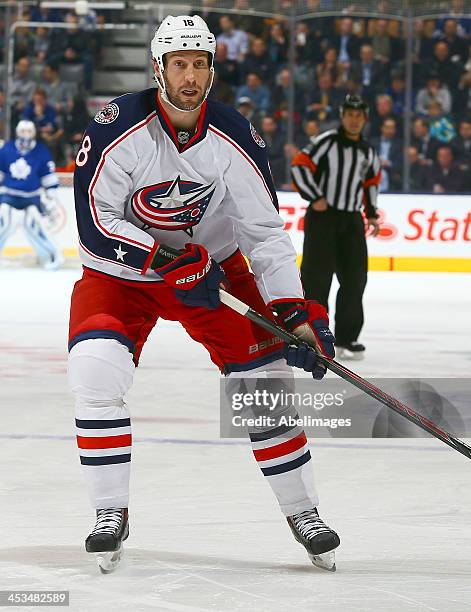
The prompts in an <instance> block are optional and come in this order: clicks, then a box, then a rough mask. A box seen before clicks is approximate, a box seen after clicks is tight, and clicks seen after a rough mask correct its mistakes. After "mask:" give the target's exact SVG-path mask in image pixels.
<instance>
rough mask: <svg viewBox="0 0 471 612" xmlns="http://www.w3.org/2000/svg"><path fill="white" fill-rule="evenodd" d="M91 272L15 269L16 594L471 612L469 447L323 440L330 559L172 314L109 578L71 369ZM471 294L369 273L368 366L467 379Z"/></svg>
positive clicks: (147, 396) (12, 450) (9, 548)
mask: <svg viewBox="0 0 471 612" xmlns="http://www.w3.org/2000/svg"><path fill="white" fill-rule="evenodd" d="M78 275H79V270H77V269H73V270H62V271H59V272H56V273H46V272H43V271H40V270H35V269H29V270H28V269H11V270H10V269H2V270H0V279H1V299H0V349H1V352H0V361H1V363H0V365H1V367H0V372H1V387H0V406H1V412H0V416H1V426H0V492H1V506H0V529H1V542H0V589H36V588H37V589H42V590H45V589H69V590H70V600H71V606H70V609H71V610H74V611H75V610H77V611H83V612H88V611H89V610H101V611H105V612H108V611H112V610H134V611H136V612H140V611H141V610H142V611H147V610H178V611H188V610H216V611H219V610H221V611H225V610H250V611H252V610H254V611H256V612H258V611H265V610H266V611H268V610H269V611H276V612H278V611H280V612H281V611H283V612H284V611H289V610H296V611H298V612H300V611H304V610H315V611H319V612H324V611H326V612H327V611H336V612H337V611H342V612H343V611H355V612H356V611H365V612H366V611H368V612H370V611H371V612H373V611H375V612H377V611H380V610H382V611H383V610H384V611H390V610H391V611H403V610H411V611H422V610H424V611H425V610H439V611H445V610H446V611H462V610H463V611H464V610H471V578H470V577H471V569H470V568H471V533H470V524H471V487H470V469H471V464H470V463H469V461H468V460H466V459H465V458H464V457H462V456H461V455H459V454H458V453H456V452H453V451H452V450H450V449H448V448H447V447H445V446H444V445H443V444H441V443H440V442H438V441H436V440H428V439H418V440H412V439H408V440H380V439H375V440H355V439H348V440H328V439H324V440H321V441H318V442H316V441H311V450H312V453H313V458H314V464H315V469H316V477H317V483H318V487H319V490H320V494H321V505H320V511H321V515H322V516H323V517H324V518H325V519H326V521H327V522H329V523H330V524H331V525H332V526H333V527H334V528H335V529H336V530H337V531H338V532H339V534H340V537H341V539H342V544H341V547H340V548H339V549H338V553H337V568H338V569H337V572H336V573H335V574H329V573H326V572H322V571H321V570H317V569H316V568H314V567H313V566H312V565H310V563H309V561H308V559H307V555H306V554H305V551H304V549H303V548H302V547H300V545H299V544H297V543H296V542H295V541H294V540H293V538H292V535H291V532H290V530H289V528H288V526H287V524H286V523H285V520H284V518H283V517H282V516H281V514H280V513H279V511H278V509H277V508H276V506H275V503H274V498H273V497H272V493H271V491H270V490H269V488H268V486H267V485H266V483H265V482H264V479H263V477H262V476H261V474H260V473H259V471H258V468H257V466H256V465H255V462H254V460H253V458H252V456H251V452H250V449H249V447H248V446H247V444H246V443H245V442H242V441H237V440H225V441H224V440H220V439H219V437H218V426H219V399H218V393H219V375H218V372H217V371H216V370H215V368H214V367H213V366H212V365H211V363H210V361H209V359H208V357H207V355H206V353H205V351H204V350H203V349H201V348H200V347H199V346H198V345H196V344H195V343H193V342H191V341H189V340H188V339H187V337H186V335H185V333H184V332H183V331H182V330H181V329H180V328H179V327H178V326H177V325H175V324H170V323H166V322H163V323H159V325H158V327H157V329H156V330H155V331H154V333H153V334H152V336H151V338H150V341H149V342H148V344H147V346H146V347H145V349H144V352H143V355H142V361H141V366H140V367H139V369H138V371H137V373H136V377H135V385H134V388H133V390H132V392H131V393H130V395H129V405H130V408H131V413H132V415H133V431H134V436H135V440H136V443H135V446H134V452H133V474H132V502H131V506H130V514H131V522H130V527H131V535H130V538H129V540H128V541H127V542H126V552H125V561H124V562H123V565H122V566H121V567H120V568H119V569H118V570H117V571H116V572H115V573H114V574H112V575H109V576H103V575H101V574H100V573H99V572H98V569H97V568H96V566H95V564H94V560H93V559H92V558H90V556H89V555H87V553H86V552H85V550H84V547H83V541H84V537H85V536H86V535H87V533H88V531H89V529H90V527H91V526H92V524H93V514H92V512H91V510H90V509H89V506H88V499H87V497H86V492H85V487H84V484H83V481H82V476H81V471H80V465H79V462H78V457H77V451H76V448H75V443H74V440H73V435H74V429H73V424H74V421H73V408H72V402H71V398H70V396H69V394H68V391H67V385H66V378H65V371H66V333H67V316H68V304H69V296H70V291H71V288H72V284H73V282H74V281H75V279H76V278H77V277H78ZM470 303H471V277H470V276H469V275H461V274H449V275H446V274H411V273H379V272H376V273H371V274H370V277H369V285H368V288H367V294H366V314H367V323H366V326H365V330H364V333H363V335H362V340H364V341H365V343H366V344H367V347H368V353H367V355H368V358H367V359H366V360H365V361H364V362H362V363H354V364H353V366H352V369H355V370H357V371H358V372H359V373H360V374H361V375H375V376H383V377H384V376H399V375H410V376H469V375H470V366H471V340H470V339H471V318H470V316H469V312H470ZM313 384H314V383H313ZM24 609H30V608H24ZM31 609H33V608H31ZM35 609H36V608H35ZM47 609H49V608H47Z"/></svg>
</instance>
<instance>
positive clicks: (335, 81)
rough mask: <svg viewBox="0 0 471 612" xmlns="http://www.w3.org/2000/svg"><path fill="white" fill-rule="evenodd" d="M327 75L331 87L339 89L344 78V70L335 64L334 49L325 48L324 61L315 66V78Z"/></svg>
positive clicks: (335, 51)
mask: <svg viewBox="0 0 471 612" xmlns="http://www.w3.org/2000/svg"><path fill="white" fill-rule="evenodd" d="M322 74H328V75H329V76H330V79H331V81H332V85H333V87H336V88H340V87H341V86H342V85H343V83H344V80H345V78H346V74H345V70H344V69H343V67H342V66H341V65H340V64H339V63H338V62H337V49H336V48H335V47H327V49H326V50H325V52H324V61H323V62H322V63H321V64H319V65H318V66H316V76H317V78H318V79H319V77H320V76H321V75H322Z"/></svg>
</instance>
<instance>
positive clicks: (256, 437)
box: [249, 425, 297, 442]
mask: <svg viewBox="0 0 471 612" xmlns="http://www.w3.org/2000/svg"><path fill="white" fill-rule="evenodd" d="M296 427H297V425H280V426H279V427H275V429H270V430H268V431H264V432H262V433H257V434H254V433H249V436H250V440H251V442H263V440H271V439H272V438H278V437H279V436H282V435H284V434H286V433H288V431H291V430H292V429H295V428H296Z"/></svg>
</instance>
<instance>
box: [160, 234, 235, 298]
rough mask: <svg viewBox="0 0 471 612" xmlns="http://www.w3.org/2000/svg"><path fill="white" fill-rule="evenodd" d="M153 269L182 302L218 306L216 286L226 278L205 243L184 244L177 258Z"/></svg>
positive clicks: (217, 287)
mask: <svg viewBox="0 0 471 612" xmlns="http://www.w3.org/2000/svg"><path fill="white" fill-rule="evenodd" d="M154 270H155V272H157V274H159V275H160V276H161V277H162V278H163V280H164V281H165V282H166V283H167V284H168V285H170V286H172V287H173V288H174V289H175V295H176V296H177V298H178V299H179V300H180V301H181V302H183V304H186V305H187V306H200V307H202V308H209V309H210V310H214V309H215V308H217V307H218V306H219V305H220V303H221V301H220V299H219V285H220V283H221V282H222V281H224V280H225V278H226V277H225V275H224V271H223V269H222V268H221V266H220V265H219V264H218V263H216V262H215V261H214V260H213V259H211V257H210V255H209V253H208V251H207V250H206V249H205V248H204V246H202V245H200V244H191V243H187V244H186V245H185V251H183V252H182V254H181V255H180V257H177V258H176V259H174V260H173V261H172V262H171V263H169V264H167V265H165V266H161V267H158V268H154Z"/></svg>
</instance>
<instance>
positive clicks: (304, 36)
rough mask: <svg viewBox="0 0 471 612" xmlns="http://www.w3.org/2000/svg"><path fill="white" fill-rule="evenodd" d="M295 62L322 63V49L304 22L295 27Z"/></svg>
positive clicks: (313, 33)
mask: <svg viewBox="0 0 471 612" xmlns="http://www.w3.org/2000/svg"><path fill="white" fill-rule="evenodd" d="M295 44H296V61H297V63H298V64H307V65H311V64H319V63H320V62H321V61H322V49H321V45H320V41H319V39H318V38H317V36H316V34H315V32H312V31H311V30H310V29H309V26H308V24H307V23H306V22H305V21H300V22H298V23H297V25H296V43H295Z"/></svg>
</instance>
